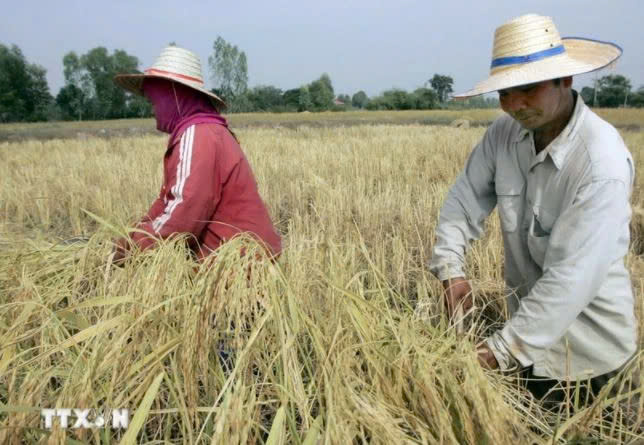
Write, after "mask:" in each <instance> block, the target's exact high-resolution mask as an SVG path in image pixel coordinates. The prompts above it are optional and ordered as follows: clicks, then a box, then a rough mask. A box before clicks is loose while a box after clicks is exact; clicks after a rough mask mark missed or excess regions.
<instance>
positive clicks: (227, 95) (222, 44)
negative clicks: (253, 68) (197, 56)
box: [208, 36, 248, 112]
mask: <svg viewBox="0 0 644 445" xmlns="http://www.w3.org/2000/svg"><path fill="white" fill-rule="evenodd" d="M208 65H209V67H210V73H211V74H210V77H211V79H212V81H213V83H214V84H215V88H216V91H218V92H219V95H220V96H221V97H222V99H224V101H226V103H227V104H228V109H229V110H230V111H232V112H234V111H238V109H239V108H240V106H239V104H238V103H236V101H237V102H239V99H240V98H241V97H242V96H243V95H244V94H245V93H246V90H247V89H248V62H247V60H246V53H244V52H243V51H240V50H239V48H237V46H235V45H232V44H230V43H228V42H226V41H225V40H224V39H223V38H222V37H221V36H218V37H217V39H215V42H214V43H213V53H212V55H211V56H210V57H208Z"/></svg>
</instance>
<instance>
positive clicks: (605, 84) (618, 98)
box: [597, 74, 631, 108]
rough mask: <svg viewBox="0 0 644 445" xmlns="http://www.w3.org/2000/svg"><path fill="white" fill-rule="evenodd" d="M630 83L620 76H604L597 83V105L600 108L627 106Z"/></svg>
mask: <svg viewBox="0 0 644 445" xmlns="http://www.w3.org/2000/svg"><path fill="white" fill-rule="evenodd" d="M630 92H631V81H630V80H628V79H627V78H626V77H624V76H622V75H620V74H611V75H608V76H604V77H602V78H600V79H599V81H598V82H597V105H599V106H600V107H608V108H614V107H620V106H625V105H627V104H628V102H627V100H628V95H629V94H630Z"/></svg>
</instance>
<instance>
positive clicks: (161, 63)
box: [114, 46, 226, 110]
mask: <svg viewBox="0 0 644 445" xmlns="http://www.w3.org/2000/svg"><path fill="white" fill-rule="evenodd" d="M146 77H157V78H160V79H168V80H172V81H174V82H177V83H180V84H183V85H186V86H188V87H190V88H192V89H194V90H196V91H198V92H200V93H203V94H205V95H206V96H208V97H209V98H210V100H211V101H212V103H213V105H214V106H215V108H217V109H218V110H219V109H222V108H224V107H225V106H226V103H225V102H224V101H223V100H222V99H221V98H220V97H219V96H217V95H216V94H215V93H213V92H212V91H208V90H207V89H206V86H205V84H204V81H203V76H202V74H201V60H199V57H197V55H196V54H195V53H193V52H192V51H188V50H187V49H184V48H179V47H178V46H168V47H166V48H165V49H164V50H163V51H161V55H160V56H159V58H158V59H157V60H156V62H154V65H152V66H151V67H150V68H148V69H146V70H145V71H143V74H140V73H138V74H117V75H116V76H115V77H114V82H116V83H117V84H118V85H120V86H121V87H123V88H125V89H126V90H128V91H131V92H132V93H134V94H138V95H139V96H143V80H144V79H145V78H146Z"/></svg>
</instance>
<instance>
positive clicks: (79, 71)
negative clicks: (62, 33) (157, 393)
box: [56, 51, 93, 120]
mask: <svg viewBox="0 0 644 445" xmlns="http://www.w3.org/2000/svg"><path fill="white" fill-rule="evenodd" d="M63 74H64V75H65V86H64V87H63V88H61V89H60V91H59V92H58V95H57V96H56V103H58V106H59V107H60V108H61V111H62V112H63V117H65V118H67V119H75V118H78V120H82V119H83V116H84V115H85V114H87V111H88V110H87V104H88V101H89V98H90V97H91V96H92V94H93V88H92V82H91V79H90V78H89V75H88V74H87V73H86V72H85V71H84V70H83V68H82V66H81V61H80V57H78V55H77V54H76V53H75V52H74V51H70V52H68V53H67V54H65V55H64V56H63Z"/></svg>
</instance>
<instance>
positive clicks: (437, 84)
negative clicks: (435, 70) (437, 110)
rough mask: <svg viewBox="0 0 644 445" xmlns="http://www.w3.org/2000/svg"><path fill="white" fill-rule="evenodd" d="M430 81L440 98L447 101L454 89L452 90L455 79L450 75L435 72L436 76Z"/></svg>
mask: <svg viewBox="0 0 644 445" xmlns="http://www.w3.org/2000/svg"><path fill="white" fill-rule="evenodd" d="M429 83H430V84H431V86H432V88H433V89H434V90H435V91H436V94H438V100H439V101H440V102H441V103H443V102H446V101H447V98H448V95H449V93H452V92H453V91H454V90H452V85H453V84H454V79H452V78H451V77H450V76H445V75H442V74H434V77H432V78H431V79H430V80H429Z"/></svg>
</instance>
